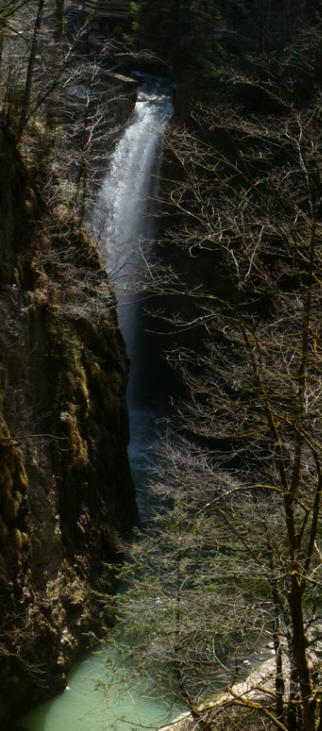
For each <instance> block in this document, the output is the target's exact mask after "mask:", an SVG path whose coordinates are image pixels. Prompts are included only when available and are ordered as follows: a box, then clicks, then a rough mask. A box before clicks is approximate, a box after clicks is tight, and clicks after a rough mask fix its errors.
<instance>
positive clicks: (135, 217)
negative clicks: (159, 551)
mask: <svg viewBox="0 0 322 731" xmlns="http://www.w3.org/2000/svg"><path fill="white" fill-rule="evenodd" d="M171 113H172V106H171V99H170V90H169V88H166V87H165V85H164V84H162V83H161V82H155V83H154V85H153V87H151V82H150V84H149V83H148V82H145V83H144V84H142V86H141V90H140V92H139V94H138V101H137V104H136V108H135V111H134V115H133V119H132V120H131V122H130V124H129V125H128V127H127V129H126V130H125V132H124V135H123V136H122V138H121V140H120V142H119V144H118V146H117V147H116V149H115V152H114V154H113V157H112V159H111V164H110V169H109V172H108V174H107V176H106V179H105V181H104V183H103V186H102V188H101V191H100V194H99V197H98V201H97V204H96V207H95V210H94V214H93V229H94V234H95V237H96V240H97V241H98V244H99V246H100V248H101V251H102V252H103V253H104V256H105V260H106V267H107V270H108V272H109V273H110V275H111V277H112V279H113V282H114V287H115V292H116V296H117V300H118V308H117V309H118V317H119V324H120V327H121V330H122V333H123V337H124V339H125V342H126V347H127V352H128V354H129V356H130V359H131V363H132V366H131V369H130V382H129V389H128V403H129V414H130V430H131V444H130V449H129V457H130V461H131V467H132V472H133V475H134V478H135V481H136V482H137V487H138V492H139V494H140V484H139V483H140V482H141V481H142V476H143V475H144V466H145V459H146V453H147V449H148V447H150V445H151V443H152V441H153V405H151V404H147V402H146V398H145V397H144V391H145V389H146V384H144V383H143V384H142V382H140V379H141V376H140V356H141V345H142V342H143V341H144V335H143V331H142V323H141V317H140V315H141V313H142V310H141V305H140V301H141V298H142V291H143V292H144V286H145V284H144V279H145V277H144V268H143V266H142V265H143V262H144V258H145V257H148V252H149V247H150V246H151V240H152V239H153V237H154V236H155V213H156V211H157V197H158V181H159V171H160V165H161V156H162V138H163V133H164V130H165V126H166V123H167V121H168V119H169V118H170V116H171ZM142 357H143V358H146V357H148V353H146V352H145V353H144V354H143V356H142ZM152 377H153V375H152ZM154 377H155V378H156V379H157V378H158V374H155V375H154ZM143 493H144V491H143ZM145 502H146V498H145ZM140 507H141V510H142V508H143V509H144V508H145V504H144V501H143V498H142V495H141V505H140ZM115 663H116V664H117V657H116V656H115V650H113V649H111V648H109V646H108V645H107V646H106V647H105V648H103V652H102V653H101V654H97V653H94V654H89V655H88V657H86V658H85V659H83V660H81V661H79V663H77V664H76V665H75V667H74V669H73V671H72V672H71V674H70V677H69V681H68V682H69V686H68V689H66V691H65V692H64V693H63V694H62V695H61V696H58V697H57V698H55V699H53V700H50V701H47V702H46V703H44V704H42V705H41V706H40V707H38V708H37V709H35V710H34V711H32V712H31V713H29V714H27V716H25V718H24V719H23V725H24V727H25V728H26V729H29V730H30V731H61V729H63V728H64V729H65V728H66V729H68V731H110V730H112V729H113V730H114V731H130V729H133V728H142V727H143V728H146V729H148V728H150V729H155V728H158V727H161V726H163V725H165V724H166V723H168V722H169V721H170V720H171V718H173V717H174V716H175V715H177V713H178V708H172V707H171V701H170V700H169V699H168V702H167V703H166V702H165V701H161V700H159V699H158V698H156V697H154V698H153V697H151V695H149V694H148V692H147V690H148V689H147V688H142V687H141V688H132V687H131V669H126V668H125V669H124V670H123V671H122V673H121V679H120V673H117V675H114V672H113V665H114V664H115Z"/></svg>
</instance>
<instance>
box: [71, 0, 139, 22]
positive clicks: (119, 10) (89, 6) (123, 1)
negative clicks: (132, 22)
mask: <svg viewBox="0 0 322 731" xmlns="http://www.w3.org/2000/svg"><path fill="white" fill-rule="evenodd" d="M83 9H84V10H86V12H87V13H90V14H94V15H98V16H99V17H105V18H127V17H129V15H130V0H83Z"/></svg>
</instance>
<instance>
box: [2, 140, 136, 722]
mask: <svg viewBox="0 0 322 731" xmlns="http://www.w3.org/2000/svg"><path fill="white" fill-rule="evenodd" d="M0 350H1V364H0V405H1V410H0V453H1V460H0V718H1V717H2V718H4V717H6V716H7V715H10V714H11V713H12V712H13V710H14V713H15V714H17V715H18V713H20V712H21V711H22V710H24V709H25V708H26V707H28V706H30V705H32V704H33V703H34V702H35V700H36V699H37V701H38V700H41V698H45V697H48V696H50V695H52V694H53V693H54V692H55V691H58V690H59V689H61V688H62V687H63V685H64V679H65V676H64V673H65V670H66V668H67V667H68V665H69V664H70V662H71V660H72V659H73V657H74V656H75V654H76V653H77V652H79V650H80V649H81V648H82V647H85V646H86V643H87V642H88V639H87V638H86V637H84V633H86V632H88V631H94V632H95V631H99V628H101V626H102V622H104V621H105V622H107V623H108V621H109V618H108V617H105V618H102V616H101V608H100V603H99V594H100V592H108V591H112V590H113V586H114V579H113V576H112V575H111V572H109V571H108V570H107V569H106V568H105V567H104V564H105V563H107V562H111V561H113V560H114V561H115V560H119V559H120V557H121V553H122V540H121V539H122V537H123V536H124V535H125V534H126V532H127V531H129V529H130V527H131V526H132V525H133V523H134V522H135V521H136V517H137V514H136V505H135V496H134V487H133V484H132V480H131V476H130V472H129V466H128V461H127V452H126V446H127V442H128V421H127V412H126V404H125V388H126V382H127V368H128V364H127V360H126V356H125V351H124V345H123V341H122V338H121V336H120V333H119V331H118V329H117V322H116V315H115V307H114V299H113V294H112V293H111V290H110V285H109V281H108V278H107V276H106V274H105V272H104V270H103V269H102V267H101V264H100V262H99V259H98V257H97V254H96V252H95V250H94V249H93V247H92V245H91V242H90V241H89V240H88V239H87V237H86V236H85V235H84V234H83V233H80V232H77V231H76V230H75V229H74V228H73V227H72V226H71V224H70V223H68V221H67V220H66V217H65V216H64V213H63V212H59V211H56V213H54V214H53V213H50V214H49V212H48V210H46V206H45V204H44V203H43V202H42V201H41V197H40V194H39V193H38V192H37V187H36V185H35V184H34V182H33V181H32V179H31V178H30V176H29V175H28V173H27V171H26V169H25V167H24V165H23V163H22V160H21V159H20V157H19V154H18V153H17V151H16V150H15V148H14V145H13V143H12V141H11V140H10V138H9V137H8V134H7V132H6V129H5V128H2V129H1V130H0Z"/></svg>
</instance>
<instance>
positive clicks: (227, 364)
mask: <svg viewBox="0 0 322 731" xmlns="http://www.w3.org/2000/svg"><path fill="white" fill-rule="evenodd" d="M241 81H242V82H243V83H245V84H246V83H252V82H250V81H249V80H246V79H243V80H241V79H240V82H241ZM254 83H255V82H254ZM256 83H259V82H256ZM263 90H264V91H265V93H268V94H269V97H270V99H271V100H272V103H273V104H274V106H275V108H276V105H277V104H278V107H279V110H280V111H279V113H278V114H276V113H275V114H274V115H273V114H272V115H270V116H269V117H267V116H259V115H258V116H255V115H252V116H250V115H248V116H247V117H246V116H243V115H242V113H239V114H238V115H237V114H236V113H235V111H234V110H233V109H232V110H229V112H227V109H224V108H222V109H220V110H217V111H214V110H207V109H205V108H202V109H200V111H199V112H195V113H194V129H193V128H192V129H191V126H190V129H189V130H188V129H184V128H182V127H181V128H177V127H176V126H175V125H173V126H172V129H171V130H170V132H169V134H168V145H169V147H170V149H171V156H172V164H171V166H169V168H168V171H169V176H168V180H167V181H166V187H167V189H168V195H167V196H166V198H165V201H164V202H165V205H166V206H167V208H166V210H167V214H168V218H167V221H168V226H167V232H166V238H167V244H166V245H165V249H164V250H163V257H162V258H163V261H166V262H167V263H166V264H164V268H163V270H161V269H160V266H159V268H158V267H156V269H155V270H153V267H151V266H150V270H149V271H150V275H151V286H152V288H154V289H155V291H158V292H160V293H161V294H162V296H163V297H164V295H165V294H166V301H167V304H166V305H164V306H163V310H164V311H163V319H164V320H165V321H167V322H168V324H169V325H170V328H171V330H172V331H176V332H177V335H176V338H177V347H176V348H175V349H174V350H172V352H169V353H168V360H169V361H170V362H171V361H172V363H173V365H174V367H175V368H176V369H177V370H178V371H179V372H180V374H181V376H182V378H183V382H184V384H185V388H186V392H187V399H186V401H185V402H184V403H182V404H179V406H178V412H179V413H178V420H177V422H175V424H177V432H176V433H174V435H173V437H172V439H170V441H169V442H168V443H167V444H166V447H165V457H164V461H163V462H162V463H161V467H160V466H159V467H158V478H157V480H156V489H157V491H158V493H159V494H160V493H161V494H163V495H164V496H165V507H164V511H161V514H160V515H159V516H157V517H156V519H155V521H154V522H153V524H152V528H151V534H150V535H149V536H148V537H147V538H145V539H144V540H143V541H142V542H139V543H138V545H137V547H136V548H135V552H137V554H138V557H137V556H136V553H135V554H134V555H135V558H136V560H135V561H134V572H136V571H137V570H139V571H140V572H141V578H142V577H143V584H142V585H141V584H140V583H138V580H137V576H136V574H135V573H134V577H132V582H133V590H132V592H130V593H129V595H128V597H126V596H125V598H124V600H122V604H121V617H123V618H124V619H125V625H126V622H127V620H128V618H129V617H130V624H129V629H128V636H130V638H132V643H134V645H133V647H132V652H131V654H132V655H133V656H134V657H135V656H136V655H137V654H138V650H142V649H143V653H142V654H140V658H141V660H140V662H141V669H142V666H143V670H144V672H146V673H147V675H148V676H149V677H151V676H153V674H155V676H156V678H157V683H159V684H163V687H165V685H167V684H168V685H169V683H170V685H171V687H172V688H173V689H177V691H178V692H179V695H180V696H181V697H182V698H183V699H184V701H185V702H186V703H187V705H188V708H189V710H190V712H191V713H192V715H193V717H194V719H195V722H197V726H198V727H200V728H207V729H208V728H211V729H215V728H217V723H218V722H219V721H218V718H219V716H220V717H221V719H223V718H225V716H224V715H223V714H224V712H226V711H227V712H228V710H229V709H231V707H232V706H234V707H239V706H242V707H243V708H244V709H246V710H247V709H249V710H250V712H252V713H255V714H257V715H258V714H259V715H260V717H261V718H262V719H263V723H264V724H266V725H267V727H269V728H270V727H274V728H279V729H281V730H282V731H286V730H287V731H314V729H315V728H316V726H317V724H318V713H319V711H318V707H319V704H318V703H317V701H318V699H319V696H320V686H319V674H318V670H317V656H316V651H317V650H318V635H319V632H320V627H319V622H318V621H317V619H316V616H317V611H318V609H317V608H318V606H319V602H320V593H321V577H320V567H321V553H320V548H319V540H320V528H319V523H320V502H321V487H322V473H321V439H322V424H321V418H320V414H321V406H322V404H321V396H322V389H321V352H322V351H321V327H320V312H321V286H320V271H321V266H322V260H321V236H322V231H321V183H320V180H321V178H320V165H319V159H320V154H321V145H322V140H321V125H320V117H321V109H320V102H319V99H317V100H316V102H315V103H314V105H312V108H310V109H309V110H306V111H298V110H296V109H295V107H294V106H293V105H292V104H290V103H289V101H288V95H287V94H285V95H284V96H283V95H282V94H281V92H280V90H279V88H278V87H277V86H275V85H274V84H273V82H272V81H270V84H267V85H265V84H263ZM200 120H201V121H200ZM169 221H170V223H169ZM169 301H170V302H171V301H172V302H173V305H172V308H171V307H170V306H169V304H168V303H169ZM171 310H172V311H171ZM191 333H193V337H191ZM196 340H197V342H198V345H197V347H196V345H195V343H196ZM123 602H124V605H125V612H124V615H123V613H122V606H123ZM147 628H148V629H147ZM122 629H123V623H122ZM268 639H269V642H271V643H272V649H273V651H274V663H275V667H274V672H273V685H272V684H270V683H268V682H266V681H264V682H262V683H259V682H258V679H257V681H254V684H253V687H250V688H249V687H248V688H246V687H245V686H240V685H238V683H237V685H236V681H237V680H238V678H239V677H241V676H240V673H241V668H242V667H244V668H245V666H247V662H248V660H249V659H251V658H252V654H253V651H254V648H256V650H257V651H258V649H259V648H262V649H263V647H265V645H266V644H267V640H268ZM135 642H136V643H137V644H136V645H135ZM127 647H128V646H127ZM252 648H253V649H252ZM171 679H172V680H171ZM255 686H256V687H255ZM219 688H221V689H222V690H223V691H225V696H224V697H223V699H222V703H221V706H220V709H218V708H211V704H209V703H208V704H207V703H206V704H204V705H203V706H200V705H198V703H197V702H196V699H198V698H200V696H201V697H203V698H204V697H205V694H206V695H207V694H209V695H211V693H213V692H214V691H215V690H218V689H219ZM236 722H237V721H236ZM223 723H224V724H225V722H224V721H223ZM224 727H225V728H226V726H225V725H224Z"/></svg>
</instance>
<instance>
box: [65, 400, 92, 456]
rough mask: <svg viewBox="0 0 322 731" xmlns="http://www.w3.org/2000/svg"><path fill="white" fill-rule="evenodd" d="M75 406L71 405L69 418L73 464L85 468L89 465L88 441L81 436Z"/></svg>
mask: <svg viewBox="0 0 322 731" xmlns="http://www.w3.org/2000/svg"><path fill="white" fill-rule="evenodd" d="M76 408H77V407H76V406H75V404H70V406H69V413H68V418H67V423H68V430H69V441H70V450H71V461H72V464H74V465H77V466H78V467H85V466H86V465H87V464H88V463H89V458H88V445H87V441H86V440H85V439H83V437H82V436H81V434H80V429H79V424H78V420H77V416H76Z"/></svg>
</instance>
